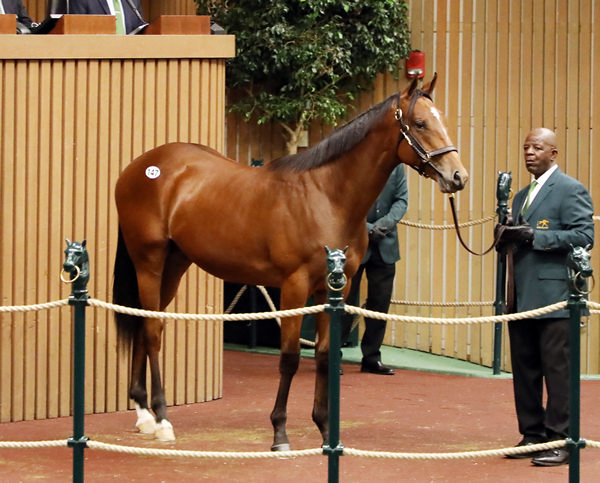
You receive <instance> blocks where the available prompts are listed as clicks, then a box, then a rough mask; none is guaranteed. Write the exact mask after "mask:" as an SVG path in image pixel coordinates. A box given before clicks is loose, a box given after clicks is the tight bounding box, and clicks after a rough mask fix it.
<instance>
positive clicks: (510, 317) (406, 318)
mask: <svg viewBox="0 0 600 483" xmlns="http://www.w3.org/2000/svg"><path fill="white" fill-rule="evenodd" d="M566 306H567V302H566V301H562V302H557V303H555V304H552V305H548V306H546V307H541V308H539V309H534V310H528V311H526V312H518V313H516V314H506V315H495V316H491V317H470V318H469V317H465V318H439V317H437V318H435V317H413V316H410V315H391V314H384V313H381V312H375V311H373V310H365V309H361V308H359V307H354V306H352V305H346V311H347V312H349V313H351V314H357V315H362V316H364V317H369V318H372V319H379V320H390V321H394V322H415V323H430V324H441V325H451V324H478V323H490V322H511V321H514V320H521V319H529V318H531V317H537V316H539V315H544V314H549V313H550V312H554V311H556V310H559V309H564V308H565V307H566Z"/></svg>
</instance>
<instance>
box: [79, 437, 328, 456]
mask: <svg viewBox="0 0 600 483" xmlns="http://www.w3.org/2000/svg"><path fill="white" fill-rule="evenodd" d="M87 445H88V447H89V448H91V449H100V450H104V451H116V452H118V453H128V454H137V455H146V456H168V457H173V456H182V457H185V458H235V459H269V458H270V459H281V458H294V457H298V456H320V455H322V454H323V450H322V449H321V448H315V449H304V450H295V451H242V452H235V451H190V450H175V449H156V448H136V447H135V446H121V445H117V444H106V443H100V442H97V441H88V442H87Z"/></svg>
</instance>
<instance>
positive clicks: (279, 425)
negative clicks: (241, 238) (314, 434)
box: [271, 280, 307, 451]
mask: <svg viewBox="0 0 600 483" xmlns="http://www.w3.org/2000/svg"><path fill="white" fill-rule="evenodd" d="M306 298H307V295H306V292H305V291H304V290H302V284H296V283H294V282H293V281H291V280H290V281H288V283H287V284H286V286H283V287H282V288H281V308H282V309H286V308H296V307H299V306H301V305H303V304H304V303H305V302H306ZM301 328H302V317H301V316H296V317H288V318H286V319H283V321H282V323H281V356H280V359H279V375H280V378H279V389H278V391H277V398H276V400H275V407H274V408H273V411H272V412H271V423H272V424H273V429H274V433H275V434H274V438H273V446H271V450H272V451H288V450H289V449H290V442H289V440H288V437H287V434H286V429H285V427H286V422H287V402H288V396H289V393H290V387H291V384H292V379H293V378H294V375H295V374H296V371H297V370H298V365H299V363H300V329H301Z"/></svg>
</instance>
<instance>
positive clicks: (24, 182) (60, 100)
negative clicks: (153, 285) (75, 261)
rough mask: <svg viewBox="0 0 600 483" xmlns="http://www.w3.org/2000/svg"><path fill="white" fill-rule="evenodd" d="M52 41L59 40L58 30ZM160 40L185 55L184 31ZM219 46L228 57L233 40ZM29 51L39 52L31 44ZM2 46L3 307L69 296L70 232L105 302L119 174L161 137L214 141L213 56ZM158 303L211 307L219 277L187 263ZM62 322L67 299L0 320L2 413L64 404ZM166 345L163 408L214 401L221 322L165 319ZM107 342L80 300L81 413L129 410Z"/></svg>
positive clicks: (220, 90) (118, 363)
mask: <svg viewBox="0 0 600 483" xmlns="http://www.w3.org/2000/svg"><path fill="white" fill-rule="evenodd" d="M73 39H74V41H76V42H78V43H79V44H81V43H85V42H96V40H94V39H89V38H84V37H80V38H73ZM32 40H36V39H32ZM38 40H39V41H42V40H44V39H38ZM62 40H68V39H62ZM123 40H126V41H129V40H132V41H133V40H136V39H123ZM138 40H139V41H141V42H142V43H143V42H144V40H143V39H138ZM225 40H226V39H225V38H223V41H225ZM10 41H11V42H19V41H21V39H19V38H17V37H16V36H15V37H14V38H13V39H12V40H10ZM48 41H50V39H47V40H46V42H48ZM6 42H9V40H6ZM53 42H55V43H57V45H58V44H60V45H62V47H65V45H66V42H63V43H62V44H61V39H60V38H57V37H55V38H54V40H53ZM162 42H163V43H165V42H166V43H167V44H169V43H170V44H171V45H170V49H171V50H172V51H175V52H176V51H182V46H181V45H179V43H181V39H177V38H170V39H169V38H165V39H162ZM5 45H6V44H5ZM15 45H16V44H15ZM231 45H232V44H231ZM12 48H13V49H15V48H16V47H15V46H12ZM50 50H52V51H54V52H56V49H50ZM63 50H64V49H63ZM67 50H68V49H67ZM119 50H121V49H119ZM134 50H135V52H138V54H139V49H138V48H136V49H134ZM225 50H226V51H227V52H228V54H227V55H233V48H232V47H228V48H227V49H225ZM34 51H36V52H40V53H41V52H42V51H43V49H42V48H40V45H38V48H36V49H34ZM142 51H143V49H142ZM6 55H7V54H6V52H5V53H4V54H3V56H4V57H5V58H1V57H2V56H0V92H2V95H1V96H0V203H1V208H0V230H1V236H0V260H1V261H2V263H1V265H0V304H1V305H3V306H7V305H28V304H36V303H42V302H47V301H52V300H59V299H63V298H66V297H67V296H68V295H69V290H70V289H69V287H68V286H66V285H64V284H62V283H61V282H60V279H59V274H60V269H61V267H62V262H63V258H64V255H63V250H64V248H65V246H66V245H65V241H64V239H65V238H67V237H68V238H70V239H72V240H79V241H81V240H83V239H84V238H85V239H87V247H88V250H89V252H90V263H91V271H92V277H91V280H90V283H89V292H90V295H91V296H92V297H94V298H96V299H99V300H105V301H110V300H111V287H112V269H113V267H112V264H113V260H114V253H115V247H116V234H117V216H116V210H115V207H114V202H113V192H114V185H115V182H116V179H117V177H118V175H119V172H120V171H121V170H122V169H123V168H124V167H125V166H126V165H127V164H128V163H129V162H130V161H131V160H132V159H134V158H135V157H137V156H138V155H140V154H141V153H142V152H144V151H146V150H148V149H150V148H153V147H155V146H157V145H160V144H163V143H166V142H171V141H186V142H200V143H203V144H207V145H209V146H212V147H214V148H215V149H218V150H221V151H222V150H223V149H224V139H225V137H224V112H225V84H224V82H225V77H224V64H225V60H224V56H221V57H219V56H216V57H215V58H198V57H196V58H194V56H193V55H191V56H190V58H186V59H168V58H153V57H152V54H151V53H148V54H147V55H146V56H144V55H143V54H142V55H138V56H139V57H145V58H137V59H136V58H133V57H134V55H133V52H132V53H131V54H128V53H127V52H125V54H123V55H124V57H126V58H119V56H120V54H115V57H114V58H107V59H103V58H101V59H79V58H62V57H61V58H57V59H47V60H38V59H32V58H30V59H28V60H18V59H17V60H14V59H7V58H6ZM57 55H58V54H57ZM66 57H68V56H66ZM167 310H172V311H178V312H190V313H221V312H222V284H221V282H220V281H219V280H216V279H214V278H212V277H208V276H207V275H206V274H205V273H203V272H201V271H200V270H197V269H191V270H190V272H189V273H188V275H187V276H186V278H185V279H184V281H183V282H182V285H181V287H180V290H179V294H178V297H177V299H176V301H175V302H174V303H173V304H171V306H170V307H169V308H168V309H167ZM71 324H72V323H71V311H70V308H63V309H53V310H51V311H44V312H28V313H25V314H14V315H11V314H3V315H0V374H2V377H1V378H0V421H3V422H4V421H18V420H25V419H34V418H48V417H56V416H66V415H68V414H69V413H70V408H71V364H72V362H71V354H72V349H71V337H72V334H71ZM163 347H164V350H163V352H162V355H163V359H162V364H163V368H162V370H163V377H164V380H165V386H166V391H167V402H168V404H184V403H190V402H198V401H206V400H211V399H214V398H218V397H221V395H222V384H221V381H222V324H221V323H217V322H215V323H204V322H202V323H191V322H190V323H185V322H173V321H170V322H168V323H167V327H166V330H165V340H164V345H163ZM115 349H116V340H115V327H114V322H113V314H112V313H110V312H108V311H105V310H102V309H88V311H87V339H86V357H87V360H86V411H87V412H88V413H91V412H106V411H116V410H123V409H126V408H128V407H129V402H128V397H127V383H128V365H129V364H128V360H126V359H120V358H118V357H117V354H116V350H115Z"/></svg>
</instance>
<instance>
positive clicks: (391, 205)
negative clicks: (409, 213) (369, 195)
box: [362, 164, 408, 263]
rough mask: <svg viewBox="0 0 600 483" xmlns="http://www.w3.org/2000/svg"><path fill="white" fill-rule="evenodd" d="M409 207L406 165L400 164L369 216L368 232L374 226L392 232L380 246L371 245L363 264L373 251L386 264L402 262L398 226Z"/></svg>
mask: <svg viewBox="0 0 600 483" xmlns="http://www.w3.org/2000/svg"><path fill="white" fill-rule="evenodd" d="M407 206H408V187H407V184H406V176H405V174H404V165H402V164H400V165H398V166H397V167H396V168H394V171H392V174H391V175H390V177H389V178H388V180H387V183H386V184H385V186H384V187H383V190H382V191H381V193H380V194H379V197H378V198H377V200H376V201H375V204H374V205H373V206H372V208H371V210H370V211H369V213H368V215H367V231H370V230H371V229H372V228H373V227H374V226H381V227H384V228H388V229H390V230H391V232H390V234H389V235H388V236H386V237H385V238H384V239H383V240H381V241H380V242H379V243H378V244H376V245H374V244H373V243H369V247H368V248H367V253H366V254H365V258H364V259H363V262H362V263H365V262H366V261H367V260H368V259H369V257H370V256H371V250H379V254H380V255H381V259H382V260H383V261H384V262H385V263H396V262H397V261H398V260H400V248H399V244H398V230H397V228H396V225H397V224H398V222H399V221H400V220H401V219H402V217H403V216H404V214H405V213H406V208H407Z"/></svg>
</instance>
